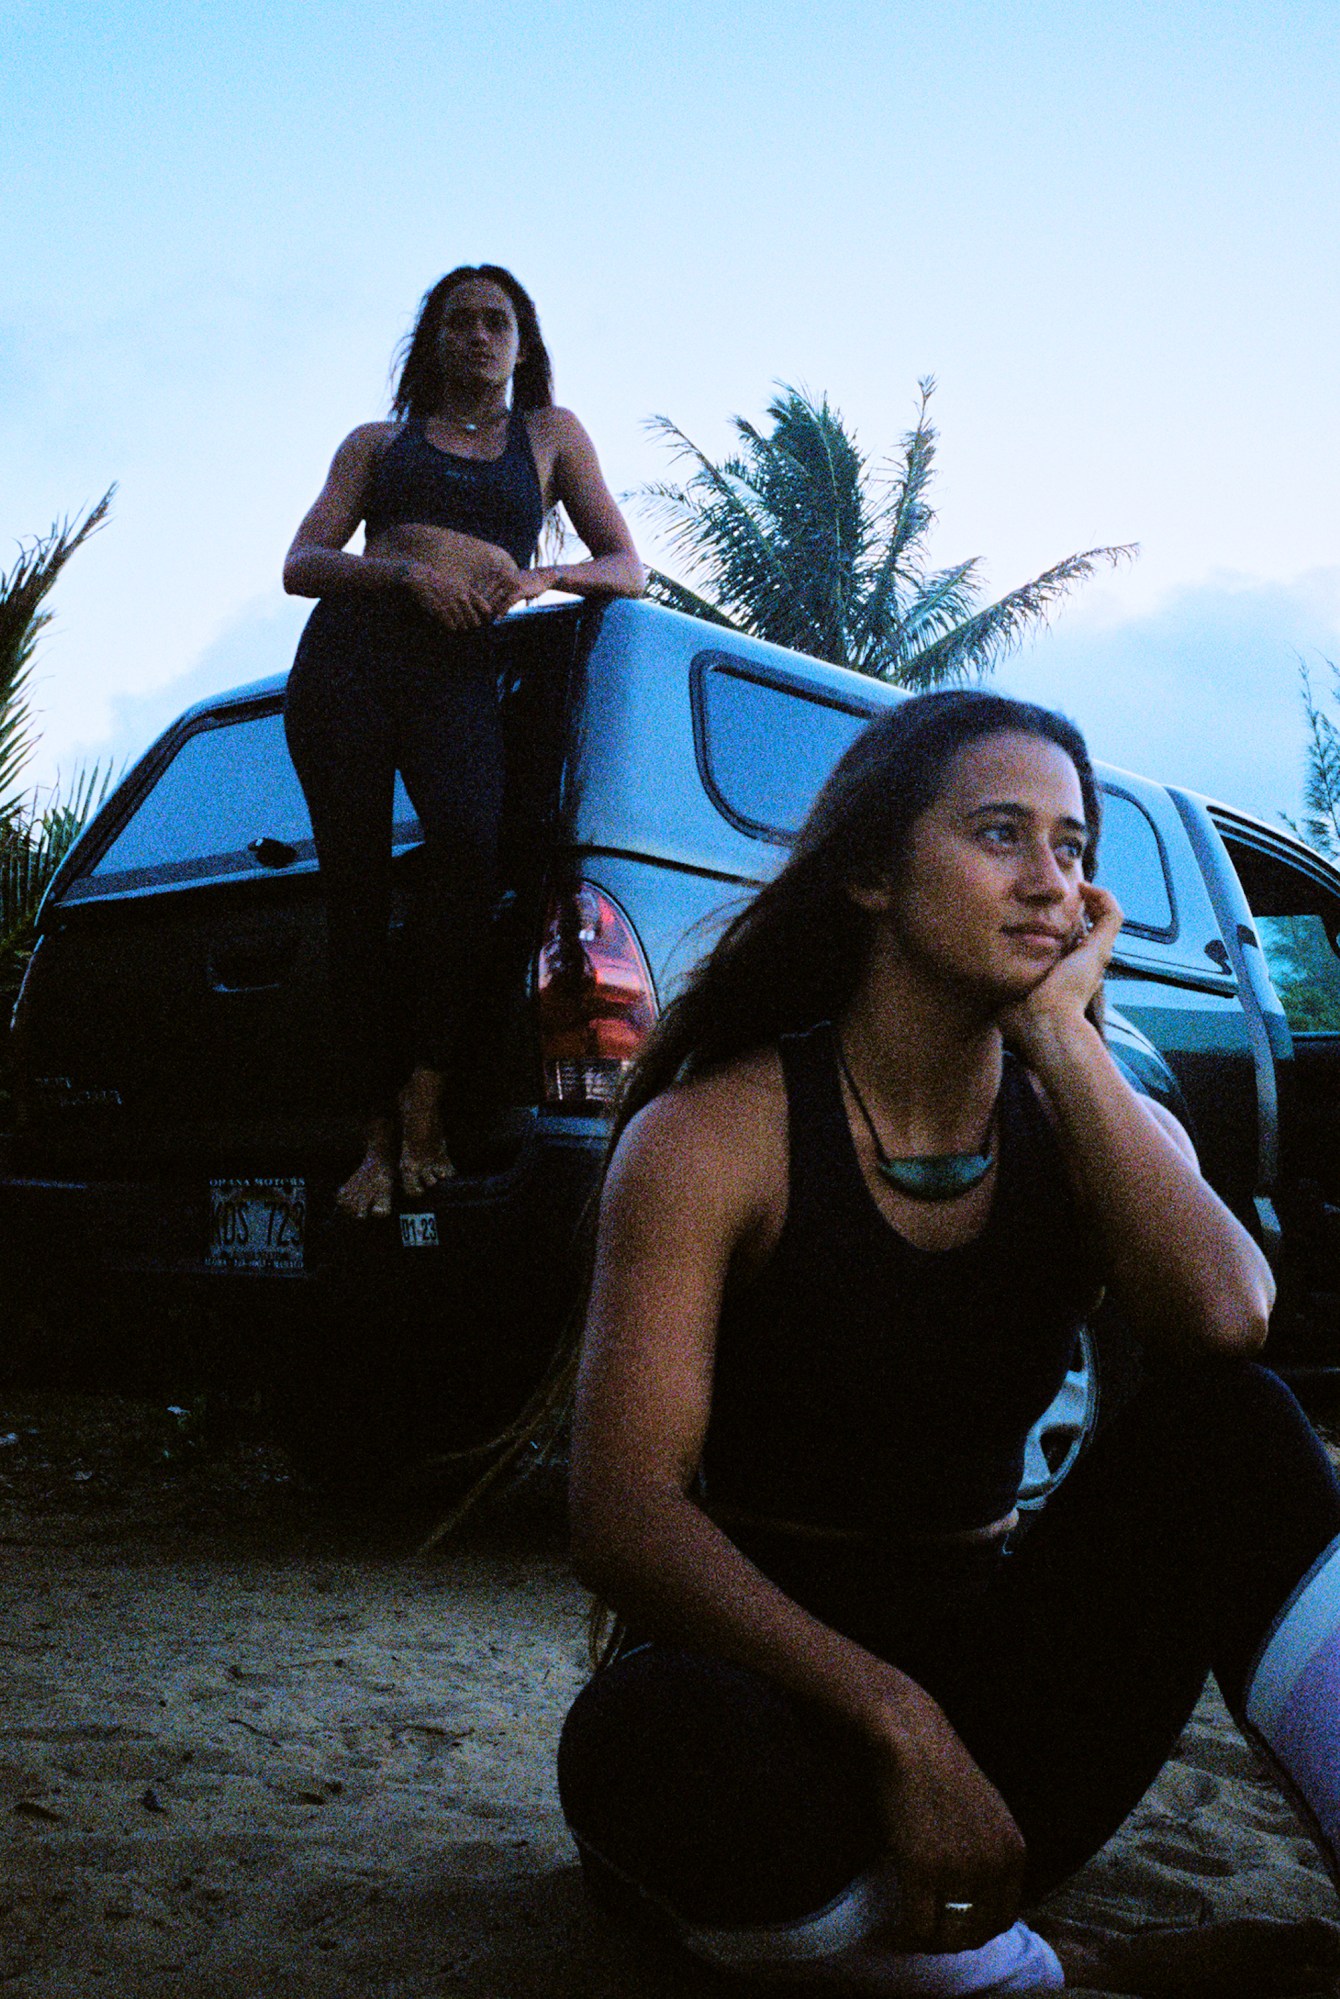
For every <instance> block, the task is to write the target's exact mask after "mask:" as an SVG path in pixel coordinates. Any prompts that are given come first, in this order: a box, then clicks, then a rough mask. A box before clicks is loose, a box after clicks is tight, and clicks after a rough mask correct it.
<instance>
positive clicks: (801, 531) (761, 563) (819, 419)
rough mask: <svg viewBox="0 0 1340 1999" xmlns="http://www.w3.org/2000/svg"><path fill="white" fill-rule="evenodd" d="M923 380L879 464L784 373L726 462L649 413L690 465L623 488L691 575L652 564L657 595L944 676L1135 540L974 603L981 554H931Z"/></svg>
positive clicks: (712, 617)
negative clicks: (671, 477) (887, 456)
mask: <svg viewBox="0 0 1340 1999" xmlns="http://www.w3.org/2000/svg"><path fill="white" fill-rule="evenodd" d="M919 391H920V400H919V403H918V406H917V415H916V421H915V423H914V425H913V427H912V429H911V430H910V431H908V432H907V434H906V435H905V436H904V437H903V439H902V443H901V448H900V452H899V455H898V456H897V457H896V458H894V459H893V460H892V461H891V462H890V463H889V464H888V465H887V466H886V467H884V468H882V469H881V470H880V471H878V472H872V470H871V468H870V466H869V464H868V462H867V460H866V459H865V457H864V455H863V454H862V452H861V451H860V449H859V447H858V445H857V443H856V439H855V437H854V436H853V435H852V433H851V432H850V431H848V429H847V428H846V425H845V424H844V422H843V419H842V416H841V413H840V412H839V411H838V410H836V409H834V408H833V406H832V405H831V404H830V403H829V401H828V398H827V396H822V397H820V399H819V400H818V401H817V402H816V401H815V400H814V398H813V397H812V396H810V395H809V394H808V393H806V392H805V391H803V390H800V389H794V388H789V387H787V386H786V385H785V384H780V385H779V387H778V389H777V392H776V394H775V395H774V397H773V399H772V401H771V402H770V403H769V404H768V408H767V417H768V427H766V428H760V427H756V426H755V425H753V424H751V423H749V422H747V421H746V419H745V418H743V417H738V416H737V417H735V418H733V419H732V427H733V429H734V432H735V435H736V438H737V439H738V441H739V449H738V451H737V453H736V454H735V455H734V456H732V457H730V458H727V459H724V460H723V461H722V462H721V463H720V464H715V463H714V462H713V461H712V460H711V459H710V458H708V457H707V455H706V453H705V452H702V451H700V450H699V449H698V447H697V445H695V444H694V443H693V442H692V441H691V440H690V439H689V438H688V437H686V436H685V434H684V432H683V431H681V430H680V429H679V428H678V426H677V425H676V424H674V423H672V422H671V421H670V419H669V418H668V417H664V416H659V417H654V418H652V420H651V428H652V429H653V430H654V431H656V432H657V433H659V435H660V436H661V437H662V438H663V439H665V440H666V442H667V443H668V444H669V446H670V448H671V451H672V453H673V455H674V456H675V457H676V458H679V459H687V460H688V461H689V465H690V470H689V474H688V477H687V478H686V479H685V480H684V482H683V484H681V485H669V484H656V485H649V486H645V487H643V488H641V489H640V490H639V492H638V493H636V494H635V495H633V496H632V497H634V498H636V499H638V500H640V501H641V503H642V507H643V510H644V512H646V513H647V514H648V515H649V517H650V518H651V520H652V521H653V523H655V524H657V525H659V526H660V527H661V528H662V530H663V531H665V533H666V534H667V537H668V540H669V543H670V547H671V550H672V552H673V554H674V555H675V556H676V558H678V560H679V561H680V562H682V563H683V565H684V567H685V569H686V570H687V572H688V576H689V579H690V580H689V581H684V582H681V581H679V580H678V579H676V578H674V577H670V576H666V575H664V574H663V573H660V572H656V573H655V575H654V580H653V584H652V590H651V594H652V595H653V596H654V597H655V598H656V599H657V600H658V601H659V602H661V603H664V604H671V605H673V606H674V608H675V609H677V610H684V611H688V612H690V613H691V614H692V615H694V616H699V617H706V618H707V619H708V621H709V622H712V623H718V624H728V625H731V626H734V627H735V628H737V629H738V630H740V631H745V632H750V633H753V634H754V635H755V636H757V637H759V638H765V639H771V640H772V641H774V642H775V643H776V644H779V645H787V646H795V647H798V648H799V649H801V650H802V651H805V652H811V653H815V654H817V656H818V657H819V658H820V659H828V660H832V661H834V662H835V663H836V664H838V665H840V666H848V667H852V668H854V669H855V670H856V671H857V672H860V673H868V674H873V675H877V676H878V677H880V678H881V679H885V680H890V681H893V682H894V683H895V684H897V685H899V686H902V687H938V686H941V685H943V684H944V683H945V682H947V681H956V680H963V679H965V678H967V677H969V676H970V675H973V674H977V675H982V674H985V673H989V672H990V671H991V670H992V668H993V667H994V666H995V665H996V664H997V662H998V661H999V660H1000V659H1001V658H1003V657H1004V656H1005V654H1006V653H1008V652H1009V651H1011V650H1012V649H1013V648H1014V647H1015V646H1017V645H1019V644H1020V643H1021V642H1022V640H1023V639H1024V638H1025V637H1026V636H1027V635H1028V633H1029V632H1030V631H1032V630H1035V629H1036V628H1037V627H1038V626H1039V625H1040V624H1042V623H1044V622H1045V621H1046V619H1047V617H1048V616H1049V615H1050V613H1051V611H1052V610H1053V608H1054V607H1055V606H1056V604H1057V603H1059V601H1060V600H1061V598H1062V597H1063V596H1065V594H1066V593H1067V592H1068V591H1069V590H1071V589H1073V588H1074V587H1075V586H1076V585H1077V584H1079V583H1081V582H1084V581H1086V580H1087V579H1088V578H1089V577H1090V576H1092V575H1093V574H1094V572H1095V570H1096V569H1097V568H1098V567H1099V566H1100V565H1104V564H1106V565H1109V566H1110V565H1112V564H1115V563H1117V562H1121V561H1123V560H1125V559H1127V558H1128V557H1130V556H1132V555H1133V554H1134V553H1135V549H1134V545H1128V546H1122V547H1110V548H1091V549H1086V550H1084V551H1083V552H1082V553H1080V554H1077V555H1070V556H1067V557H1066V558H1065V560H1064V561H1063V562H1058V563H1056V564H1054V565H1053V566H1052V568H1050V569H1047V570H1044V571H1043V573H1042V574H1041V575H1040V576H1035V577H1034V578H1033V579H1032V581H1031V582H1029V583H1025V584H1022V585H1021V586H1020V587H1019V588H1018V589H1017V590H1012V591H1010V592H1008V594H1007V595H1006V596H1004V597H1002V598H1000V600H999V601H998V602H997V603H995V604H989V605H987V606H985V607H984V608H979V604H978V598H979V590H980V585H979V576H980V571H981V563H980V560H979V558H977V557H975V556H974V557H969V558H968V559H967V560H965V561H962V562H958V563H954V564H952V565H950V566H949V567H947V568H940V569H932V567H931V566H930V563H929V561H928V559H927V547H926V544H927V539H928V537H929V534H930V531H931V529H932V527H933V526H934V524H935V512H934V509H933V508H932V506H931V505H930V502H929V499H928V497H927V495H928V491H929V487H930V483H931V479H932V477H933V475H934V471H935V458H936V449H937V433H936V429H935V426H934V424H933V423H932V422H931V420H930V414H929V408H930V399H931V397H932V395H933V394H934V392H935V380H934V377H933V376H930V375H927V376H926V377H925V378H924V379H923V380H922V381H921V383H920V384H919Z"/></svg>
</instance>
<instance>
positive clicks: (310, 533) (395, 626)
mask: <svg viewBox="0 0 1340 1999" xmlns="http://www.w3.org/2000/svg"><path fill="white" fill-rule="evenodd" d="M560 502H561V503H562V504H563V506H564V507H565V508H566V509H567V512H568V515H569V517H570V519H571V521H572V524H573V526H574V527H575V528H576V530H577V533H578V534H579V535H580V536H581V538H582V540H583V541H584V542H585V544H586V546H587V548H588V549H589V550H590V560H589V561H586V562H578V563H561V564H557V565H549V566H545V567H539V568H532V567H530V566H529V565H530V564H531V562H532V560H533V558H534V555H535V551H536V547H537V544H538V541H539V535H540V529H541V526H542V524H543V521H544V518H545V515H546V513H547V512H548V511H549V509H550V508H552V507H554V506H556V505H557V504H558V503H560ZM360 522H362V523H363V524H364V527H365V543H364V548H363V551H362V553H361V554H353V553H350V552H349V551H348V550H347V548H346V546H345V544H346V543H347V542H348V541H349V539H350V538H351V536H352V535H353V533H354V531H355V530H356V528H357V527H358V525H359V523H360ZM645 581H646V572H645V571H644V569H643V567H642V564H641V562H640V561H639V560H638V555H637V550H636V548H635V547H634V546H633V540H632V536H631V535H630V534H629V531H628V527H627V525H626V523H625V521H624V519H623V516H622V514H621V513H620V512H619V509H618V506H617V505H616V504H615V501H614V498H613V496H612V495H611V493H610V491H609V488H608V486H607V485H606V484H605V480H604V477H603V476H602V474H601V470H600V465H599V462H598V460H597V458H596V454H595V450H594V448H593V446H592V444H591V440H590V438H589V437H588V436H587V434H586V432H585V431H584V430H583V428H582V426H581V424H580V423H579V422H578V421H577V419H576V417H575V416H574V415H573V414H572V412H571V410H566V409H558V408H556V407H555V405H554V398H553V379H552V371H551V368H550V362H549V356H548V354H547V352H546V351H545V346H544V341H543V340H542V338H541V336H540V326H539V321H538V319H537V317H536V313H535V307H534V305H533V304H532V302H531V300H530V298H529V296H528V295H527V293H526V292H525V291H524V290H523V289H522V287H521V286H520V285H519V284H518V283H517V281H516V279H515V278H514V277H513V276H512V274H511V273H510V271H505V270H503V269H502V268H501V267H500V266H499V265H496V264H480V265H477V266H472V265H462V266H461V267H460V268H459V269H457V270H454V271H451V272H449V273H448V274H447V276H446V277H444V278H440V279H439V280H438V282H437V283H436V284H435V285H434V286H433V287H432V289H431V290H430V291H429V292H428V293H427V294H426V296H425V297H424V299H423V302H422V304H421V305H420V307H419V314H418V319H417V321H416V322H415V326H414V330H413V332H412V334H411V335H410V336H409V339H408V341H407V342H406V346H405V353H404V360H403V364H402V366H401V369H400V375H399V379H398V380H397V383H396V388H395V395H394V398H393V401H392V420H391V421H390V422H387V423H365V424H360V425H359V427H358V429H357V430H354V431H352V432H351V433H350V435H349V436H348V437H346V438H345V440H344V442H343V444H342V445H341V446H340V448H339V450H338V451H337V452H336V454H335V458H334V462H333V463H332V465H331V468H330V473H329V476H328V477H327V480H326V483H325V485H324V487H323V488H322V490H321V492H320V494H319V495H318V497H317V500H316V502H315V504H314V505H313V507H312V508H311V509H310V511H309V512H308V513H307V515H306V516H305V517H304V519H303V522H302V525H301V526H300V527H299V529H298V532H297V534H296V535H295V537H294V540H293V545H292V547H291V548H290V549H289V552H288V555H287V557H286V559H285V562H284V588H285V589H286V590H288V591H289V592H290V593H291V594H293V595H294V596H299V597H317V598H319V599H320V602H319V603H318V604H317V607H316V609H315V610H314V611H313V613H312V615H311V617H310V618H309V619H308V621H307V625H306V628H305V629H304V631H303V635H302V639H301V641H300V643H299V646H298V653H297V658H296V660H295V661H294V666H293V671H292V674H291V675H290V678H289V686H288V696H287V703H286V707H285V727H286V730H287V734H288V744H289V751H290V754H291V755H292V758H293V762H294V766H295V768H296V770H297V773H298V777H299V779H300V781H301V783H302V788H303V791H304V793H305V795H306V798H307V804H308V807H309V810H310V813H311V819H312V832H313V835H314V838H315V841H316V849H317V855H318V857H319V859H320V863H321V877H322V883H323V886H324V890H325V896H326V910H327V925H328V934H329V962H330V982H331V990H332V999H333V1003H334V1014H335V1022H336V1029H337V1034H338V1037H339V1044H340V1053H341V1056H342V1059H343V1060H344V1062H345V1063H346V1064H347V1066H348V1070H349V1073H350V1074H351V1076H352V1077H353V1079H354V1082H355V1087H356V1089H357V1092H358V1096H359V1100H360V1104H361V1107H362V1110H363V1113H364V1116H365V1118H366V1149H365V1152H364V1156H363V1159H362V1161H361V1163H360V1164H359V1165H358V1167H357V1168H356V1169H355V1171H354V1172H353V1174H352V1175H351V1176H350V1178H349V1179H348V1180H346V1181H345V1183H344V1185H343V1186H342V1187H341V1188H340V1190H339V1193H338V1195H337V1196H336V1199H337V1202H338V1204H339V1206H340V1208H341V1210H342V1211H343V1212H344V1213H345V1214H346V1215H350V1216H353V1217H355V1218H357V1219H362V1218H366V1217H368V1216H381V1215H389V1214H390V1212H391V1208H392V1202H393V1197H394V1191H395V1180H396V1175H397V1171H398V1173H399V1179H400V1183H401V1186H402V1188H403V1190H404V1192H405V1193H407V1194H410V1195H418V1194H422V1193H424V1192H425V1191H426V1190H427V1189H428V1188H430V1187H432V1186H434V1185H435V1184H436V1183H437V1182H438V1181H440V1180H443V1179H445V1178H448V1177H449V1176H450V1175H451V1174H452V1172H453V1171H454V1168H453V1166H452V1163H451V1160H450V1158H449V1157H448V1154H447V1150H446V1144H445V1140H444V1136H443V1129H442V1098H443V1085H444V1071H445V1069H446V1066H447V1063H448V1060H449V1059H450V1058H451V1057H452V1056H453V1055H454V1056H455V1058H456V1065H457V1066H462V1064H461V1057H460V1051H461V1050H462V1049H463V1048H468V1047H469V1046H470V1045H471V1044H472V1043H473V1042H475V1041H477V1040H478V1030H479V1015H480V1012H481V1010H482V1009H483V1008H484V1006H485V1005H486V1004H487V985H486V980H485V972H484V968H485V964H486V961H487V958H488V952H489V934H490V922H491V917H492V911H493V906H494V903H495V900H496V897H497V881H496V864H497V849H498V826H499V816H500V811H501V804H502V784H503V748H502V735H501V728H500V721H499V713H498V696H497V684H496V683H497V668H496V665H495V662H494V655H493V652H492V650H491V647H490V645H489V642H488V627H489V626H490V625H491V624H492V623H493V621H494V620H495V619H497V618H500V617H501V616H502V615H503V613H504V612H506V611H508V610H510V609H511V607H512V606H513V605H514V604H517V603H521V602H524V601H526V600H528V599H531V598H535V597H539V596H541V595H542V594H543V593H544V592H545V591H546V590H554V589H557V590H569V591H573V592H575V593H577V594H578V595H579V596H594V597H621V596H625V597H636V596H638V595H640V593H641V591H642V589H643V588H644V585H645ZM397 770H399V772H400V774H401V776H402V777H403V779H404V781H405V789H406V791H407V792H408V793H409V797H410V802H411V804H412V805H413V807H414V810H415V812H416V814H417V815H418V819H419V823H420V825H421V827H422V829H423V837H424V847H425V860H426V868H427V881H426V883H425V892H424V895H423V899H422V904H421V908H420V911H419V921H418V926H417V936H416V939H415V959H416V964H415V973H416V978H415V995H414V998H415V1006H414V1018H413V1021H412V1025H411V1046H410V1050H409V1055H408V1065H407V1066H408V1068H409V1074H408V1079H407V1080H406V1079H405V1073H404V1072H405V1066H406V1064H404V1063H402V1062H398V1060H397V1055H396V1051H395V1047H394V1042H395V1038H396V1037H395V1034H394V1031H393V1028H392V1024H391V1020H390V1009H389V1003H388V980H387V948H388V937H387V932H388V926H389V921H390V887H391V875H390V861H391V814H392V800H393V796H394V786H395V773H396V771H397ZM396 1113H398V1115H396ZM397 1127H398V1129H397ZM397 1148H398V1156H397Z"/></svg>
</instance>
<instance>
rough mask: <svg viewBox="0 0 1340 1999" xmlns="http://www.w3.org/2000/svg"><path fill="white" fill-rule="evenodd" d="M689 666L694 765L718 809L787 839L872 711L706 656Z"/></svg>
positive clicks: (760, 832)
mask: <svg viewBox="0 0 1340 1999" xmlns="http://www.w3.org/2000/svg"><path fill="white" fill-rule="evenodd" d="M696 665H697V669H698V670H697V672H696V674H695V701H694V709H695V715H694V720H695V723H696V727H697V734H698V752H699V760H700V763H701V765H702V771H703V776H704V779H705V780H706V783H707V788H708V790H709V791H710V792H711V794H712V797H713V799H714V801H715V803H716V805H717V807H718V809H719V810H721V811H722V812H724V813H725V815H726V817H727V818H728V819H730V820H732V821H733V822H734V823H735V824H736V825H737V826H739V827H741V828H742V829H743V830H744V831H745V832H747V833H753V834H754V835H755V836H756V837H757V838H759V839H763V840H776V841H787V840H790V839H792V838H794V836H795V834H796V833H797V832H798V831H799V829H800V825H801V822H802V821H803V819H804V817H805V814H806V813H807V812H808V811H809V809H810V807H811V805H812V804H813V803H814V799H815V796H816V794H817V792H818V791H819V789H820V787H821V785H822V784H823V781H824V779H825V778H826V777H827V776H828V773H829V772H830V771H831V770H832V768H833V765H834V764H835V763H836V762H837V760H838V758H839V757H840V756H841V755H842V752H843V751H844V750H845V749H846V748H847V746H848V744H849V743H851V742H854V741H855V739H856V737H857V736H859V735H860V733H861V731H862V729H864V728H865V726H866V724H867V723H868V722H870V721H871V720H872V719H873V717H874V715H875V714H876V713H878V712H879V711H878V710H876V709H874V708H873V707H872V708H869V709H861V708H846V707H843V706H841V705H840V704H838V703H835V702H831V701H825V700H820V699H817V698H816V697H815V696H814V695H812V694H808V693H803V692H802V691H801V690H800V689H798V688H795V687H790V686H788V685H786V683H785V682H784V681H782V680H780V679H778V680H775V681H774V680H769V679H763V678H760V677H758V676H756V675H755V674H753V673H744V672H741V670H740V669H739V668H738V667H737V666H734V665H732V664H731V663H730V662H729V661H728V660H726V659H724V658H713V657H712V656H711V655H710V654H705V655H700V657H699V660H698V661H697V662H696Z"/></svg>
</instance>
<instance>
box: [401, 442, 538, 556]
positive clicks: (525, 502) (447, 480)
mask: <svg viewBox="0 0 1340 1999" xmlns="http://www.w3.org/2000/svg"><path fill="white" fill-rule="evenodd" d="M364 519H365V523H366V528H367V535H368V539H369V540H371V539H372V538H373V536H374V535H379V534H384V533H385V531H386V529H387V528H392V527H402V526H407V525H409V524H410V523H414V524H417V525H420V526H423V527H438V528H455V529H456V530H457V532H458V533H460V534H472V535H475V536H477V537H478V539H479V540H480V541H491V542H493V543H494V544H495V545H496V546H497V547H498V548H505V549H506V550H507V553H508V554H509V555H510V556H511V558H512V560H513V561H514V562H515V563H516V564H517V566H518V568H521V569H524V568H525V567H526V565H527V564H528V563H529V561H530V559H531V557H532V556H533V555H534V553H535V544H536V542H537V541H538V540H539V538H540V527H541V525H542V523H543V521H544V497H543V495H542V493H541V491H540V475H539V473H538V472H537V471H536V469H535V454H534V452H533V451H532V450H531V448H530V436H529V434H528V432H527V430H526V420H525V418H524V416H523V415H522V414H521V412H520V411H519V410H515V409H514V410H513V411H512V413H511V415H510V416H509V417H508V419H507V445H506V448H505V449H504V451H503V454H502V457H501V458H488V459H481V458H458V457H457V455H456V453H455V452H454V451H440V450H439V449H438V447H437V445H435V444H432V443H430V442H429V439H428V434H427V431H426V430H425V428H424V425H423V422H422V419H421V418H418V417H411V418H410V419H409V421H408V422H407V423H406V424H405V425H404V426H403V427H402V428H401V430H400V431H399V432H398V433H397V435H396V436H395V437H394V438H392V440H391V442H390V444H388V445H387V447H386V449H385V451H383V453H382V455H381V457H380V458H379V459H378V460H377V464H376V467H375V469H374V471H373V474H372V479H371V482H370V484H369V486H368V497H367V506H366V510H365V515H364Z"/></svg>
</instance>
